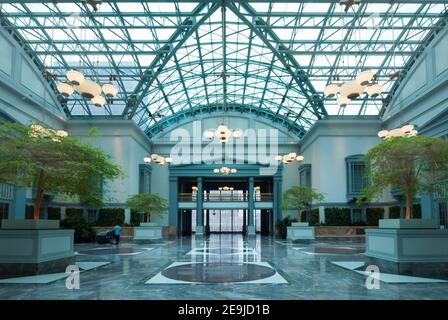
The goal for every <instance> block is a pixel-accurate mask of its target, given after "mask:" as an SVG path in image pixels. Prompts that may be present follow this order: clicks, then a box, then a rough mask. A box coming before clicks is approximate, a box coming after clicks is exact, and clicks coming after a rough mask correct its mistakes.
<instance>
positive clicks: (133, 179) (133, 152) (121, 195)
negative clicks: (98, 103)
mask: <svg viewBox="0 0 448 320" xmlns="http://www.w3.org/2000/svg"><path fill="white" fill-rule="evenodd" d="M91 127H95V128H97V129H98V131H99V133H100V136H99V137H97V138H93V139H91V140H90V138H88V132H89V128H91ZM67 129H68V132H69V135H71V136H78V137H80V138H81V139H82V140H86V141H89V140H90V141H91V143H92V145H93V146H96V147H99V148H101V149H103V150H104V151H105V152H106V153H107V154H109V155H110V156H111V160H112V162H114V163H115V164H117V165H119V166H120V167H121V168H122V170H123V172H124V177H123V178H120V179H116V180H114V181H109V182H108V183H107V184H106V185H105V188H104V191H105V193H104V194H105V202H111V203H115V204H119V205H122V204H123V203H124V202H125V201H126V200H127V198H128V196H130V195H133V194H137V193H138V191H139V190H138V187H139V164H143V158H144V157H145V156H146V155H147V154H148V153H149V152H150V148H151V144H150V141H149V139H148V138H147V137H146V136H145V135H144V134H143V132H142V131H141V130H140V129H139V128H138V127H137V125H136V124H135V123H134V122H133V121H130V120H122V121H121V120H117V121H116V120H102V121H101V120H97V121H84V120H69V121H67Z"/></svg>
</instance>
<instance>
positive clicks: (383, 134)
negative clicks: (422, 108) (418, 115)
mask: <svg viewBox="0 0 448 320" xmlns="http://www.w3.org/2000/svg"><path fill="white" fill-rule="evenodd" d="M417 134H418V131H417V129H416V127H415V126H414V125H412V124H407V125H404V126H402V127H401V128H397V129H392V130H381V131H379V132H378V137H380V138H381V139H383V140H384V139H389V138H396V137H408V138H409V137H415V136H416V135H417Z"/></svg>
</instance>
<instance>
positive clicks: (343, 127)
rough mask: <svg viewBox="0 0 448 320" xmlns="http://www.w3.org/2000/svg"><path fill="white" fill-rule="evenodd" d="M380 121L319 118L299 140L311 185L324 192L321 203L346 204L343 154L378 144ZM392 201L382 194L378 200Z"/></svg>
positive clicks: (371, 119) (345, 177)
mask: <svg viewBox="0 0 448 320" xmlns="http://www.w3.org/2000/svg"><path fill="white" fill-rule="evenodd" d="M380 128H381V122H380V121H379V120H378V119H375V118H374V117H371V118H367V119H364V120H363V119H358V120H356V118H348V119H345V120H344V119H335V118H334V119H331V118H330V119H329V120H320V121H318V122H317V123H316V124H315V126H314V127H313V128H312V129H311V130H310V131H309V132H308V133H307V135H306V136H305V137H304V139H303V140H302V142H301V151H302V153H303V155H304V157H305V160H304V163H305V164H311V183H312V187H313V188H314V189H316V190H318V191H319V192H322V193H324V194H325V200H324V201H323V203H330V204H338V203H339V204H344V203H347V200H348V199H347V196H346V194H347V185H346V183H347V173H346V161H345V158H346V157H347V156H352V155H359V154H366V153H367V151H368V150H369V149H370V148H372V147H374V146H376V145H377V144H378V143H380V139H379V138H378V137H377V135H376V134H377V132H378V130H379V129H380ZM387 201H392V199H391V197H385V198H383V199H381V200H380V202H387Z"/></svg>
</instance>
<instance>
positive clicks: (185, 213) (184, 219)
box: [181, 210, 192, 236]
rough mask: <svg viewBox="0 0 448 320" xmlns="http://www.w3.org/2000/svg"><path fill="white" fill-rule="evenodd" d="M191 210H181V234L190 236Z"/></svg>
mask: <svg viewBox="0 0 448 320" xmlns="http://www.w3.org/2000/svg"><path fill="white" fill-rule="evenodd" d="M191 223H192V219H191V210H181V224H182V229H181V230H182V232H181V234H182V236H191V233H192V229H191Z"/></svg>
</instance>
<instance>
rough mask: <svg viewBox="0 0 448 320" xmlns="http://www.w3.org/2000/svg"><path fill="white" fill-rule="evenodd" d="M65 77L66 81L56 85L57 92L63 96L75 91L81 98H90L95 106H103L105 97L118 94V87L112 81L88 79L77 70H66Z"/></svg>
mask: <svg viewBox="0 0 448 320" xmlns="http://www.w3.org/2000/svg"><path fill="white" fill-rule="evenodd" d="M66 77H67V82H61V83H59V84H58V85H57V90H58V92H59V93H60V94H61V95H63V96H64V97H69V96H71V95H72V94H73V93H74V92H75V91H76V92H77V93H79V94H80V95H81V96H82V97H83V98H86V99H90V101H91V102H92V104H93V105H94V106H95V107H103V106H104V105H105V104H106V98H105V97H107V98H113V97H115V96H117V94H118V89H117V88H116V87H115V86H114V85H113V84H112V83H98V82H94V81H92V80H88V79H86V78H85V77H84V75H83V74H82V73H81V72H80V71H77V70H69V71H67V73H66ZM111 78H112V77H111Z"/></svg>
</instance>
